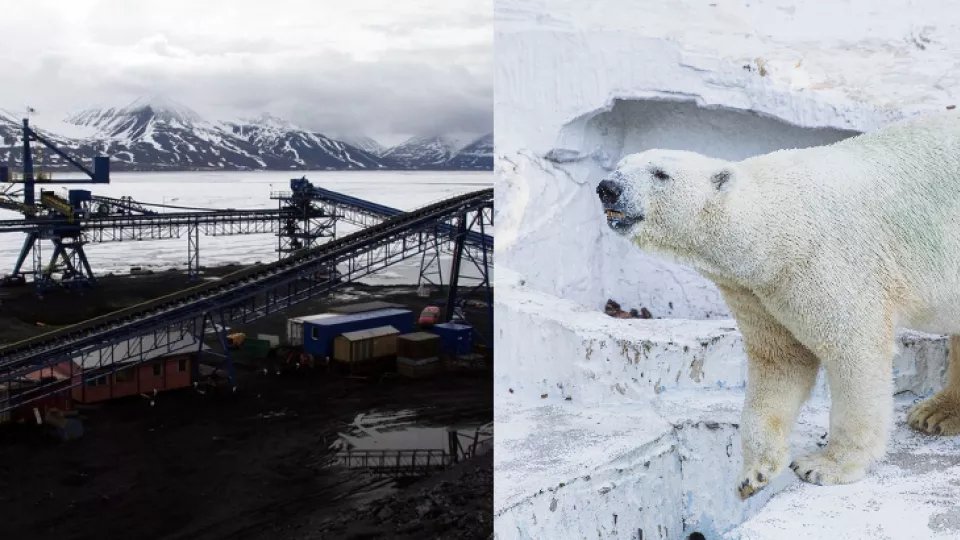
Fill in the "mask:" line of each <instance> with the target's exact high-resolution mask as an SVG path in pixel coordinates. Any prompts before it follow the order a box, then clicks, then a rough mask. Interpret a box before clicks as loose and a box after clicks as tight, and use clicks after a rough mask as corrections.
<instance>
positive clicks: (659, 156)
mask: <svg viewBox="0 0 960 540" xmlns="http://www.w3.org/2000/svg"><path fill="white" fill-rule="evenodd" d="M738 176H740V173H739V171H738V170H737V167H736V165H735V164H733V163H731V162H729V161H724V160H719V159H713V158H709V157H706V156H703V155H700V154H697V153H694V152H684V151H678V150H648V151H646V152H641V153H639V154H630V155H628V156H626V157H624V158H623V159H622V160H620V163H618V164H617V168H616V170H615V171H613V172H612V173H611V174H610V175H608V176H607V177H606V178H605V179H604V180H603V181H601V182H600V184H599V185H598V186H597V195H598V196H599V197H600V202H601V203H602V204H603V209H604V211H605V212H606V215H607V224H608V225H609V226H610V228H611V229H613V230H614V231H616V232H617V233H618V234H621V235H623V236H627V237H629V238H630V239H631V240H633V242H634V243H636V244H637V245H638V246H640V247H641V248H643V249H650V250H653V251H658V252H661V253H665V254H669V255H673V256H680V257H682V258H688V256H690V255H695V254H696V253H697V252H699V251H700V250H699V249H698V247H699V246H701V245H702V244H703V243H704V242H709V241H710V239H711V238H715V237H716V234H717V230H716V228H717V227H721V226H723V225H724V222H725V221H727V218H728V214H729V212H728V208H727V204H726V203H727V198H728V197H729V194H730V192H731V191H732V190H734V188H735V186H736V185H737V183H738V180H739V178H738Z"/></svg>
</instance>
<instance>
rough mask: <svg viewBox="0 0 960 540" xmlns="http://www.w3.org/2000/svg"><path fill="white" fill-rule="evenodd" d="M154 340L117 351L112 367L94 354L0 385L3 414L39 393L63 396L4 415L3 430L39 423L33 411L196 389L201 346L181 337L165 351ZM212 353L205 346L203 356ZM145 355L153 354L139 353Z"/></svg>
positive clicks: (122, 345)
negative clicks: (13, 425) (193, 386)
mask: <svg viewBox="0 0 960 540" xmlns="http://www.w3.org/2000/svg"><path fill="white" fill-rule="evenodd" d="M152 339H153V338H152V337H144V338H142V339H137V340H130V341H126V342H123V343H120V344H118V345H116V346H115V347H114V348H113V357H112V358H114V359H116V360H114V361H112V362H109V363H107V362H105V361H104V360H103V359H102V358H101V355H100V353H99V352H95V353H92V354H88V355H85V356H83V357H80V358H77V359H74V361H67V362H62V363H60V364H56V365H53V366H49V367H44V368H42V369H38V370H37V371H34V372H31V373H28V374H27V375H25V376H23V377H21V378H19V379H18V380H16V381H11V382H10V383H8V384H4V385H0V405H2V406H3V407H0V409H3V408H5V406H6V405H8V404H10V403H16V402H17V401H22V400H23V399H31V398H32V397H33V396H35V395H36V392H39V391H41V390H42V391H43V392H44V393H48V392H51V390H53V389H55V388H62V391H61V392H57V393H54V394H52V395H48V396H44V397H43V398H40V399H31V401H30V402H29V403H26V404H24V405H22V406H19V407H16V408H14V409H13V410H11V411H10V412H7V413H0V424H2V423H5V422H11V421H13V422H17V421H27V422H35V421H36V413H34V409H37V412H39V414H40V418H43V417H44V416H45V415H46V413H47V411H48V410H49V409H51V408H55V409H60V410H68V409H70V407H71V403H72V402H76V403H96V402H99V401H106V400H108V399H113V398H119V397H124V396H133V395H138V394H153V392H154V391H157V392H163V391H165V390H173V389H176V388H185V387H187V386H190V385H191V384H192V383H193V381H192V372H193V370H192V362H193V361H194V358H195V357H196V353H197V347H198V343H197V340H196V339H195V338H194V337H193V336H191V335H184V336H182V337H181V336H180V335H179V334H171V335H169V336H168V337H167V338H165V339H163V340H161V343H162V345H161V346H159V347H156V346H155V343H154V342H153V341H152ZM151 349H156V350H151ZM208 349H209V347H207V346H206V345H204V350H208ZM143 350H147V351H149V352H146V353H143V352H140V351H143ZM104 356H107V355H104ZM108 358H109V357H108ZM123 365H127V366H126V367H122V366H123ZM118 368H119V369H118ZM41 387H42V389H41ZM71 387H72V388H71ZM18 398H19V400H18Z"/></svg>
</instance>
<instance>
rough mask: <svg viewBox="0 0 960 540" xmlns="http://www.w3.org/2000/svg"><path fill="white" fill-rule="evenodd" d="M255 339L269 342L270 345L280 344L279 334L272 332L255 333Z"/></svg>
mask: <svg viewBox="0 0 960 540" xmlns="http://www.w3.org/2000/svg"><path fill="white" fill-rule="evenodd" d="M257 339H259V340H262V341H266V342H268V343H270V347H276V346H277V345H280V336H275V335H273V334H257Z"/></svg>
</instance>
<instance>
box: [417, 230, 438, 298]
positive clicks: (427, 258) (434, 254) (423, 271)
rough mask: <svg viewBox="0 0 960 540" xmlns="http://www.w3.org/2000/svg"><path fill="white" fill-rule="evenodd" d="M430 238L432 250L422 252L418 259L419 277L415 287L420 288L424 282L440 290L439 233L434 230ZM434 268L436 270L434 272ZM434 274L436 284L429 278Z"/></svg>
mask: <svg viewBox="0 0 960 540" xmlns="http://www.w3.org/2000/svg"><path fill="white" fill-rule="evenodd" d="M424 234H426V233H424ZM430 238H431V240H432V242H433V248H432V249H430V248H428V249H426V250H424V252H423V255H422V256H421V257H420V277H419V278H418V279H417V287H420V286H422V285H423V284H424V282H426V283H428V284H430V285H433V286H435V287H437V288H439V289H441V290H442V289H443V265H442V264H440V231H438V230H434V231H433V235H432V236H431V237H430ZM434 268H436V269H435V270H434ZM434 274H435V275H436V276H437V281H436V282H434V281H433V280H432V279H431V278H430V277H431V276H432V275H434Z"/></svg>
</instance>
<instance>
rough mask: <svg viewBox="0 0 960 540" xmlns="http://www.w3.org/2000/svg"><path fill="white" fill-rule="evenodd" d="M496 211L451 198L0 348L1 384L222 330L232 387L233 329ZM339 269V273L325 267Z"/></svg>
mask: <svg viewBox="0 0 960 540" xmlns="http://www.w3.org/2000/svg"><path fill="white" fill-rule="evenodd" d="M492 205H493V190H492V189H486V190H482V191H477V192H473V193H469V194H466V195H462V196H459V197H454V198H451V199H448V200H445V201H441V202H438V203H434V204H431V205H429V206H426V207H424V208H421V209H419V210H415V211H412V212H408V213H403V214H399V215H396V216H393V217H391V218H389V219H387V220H385V221H383V222H381V223H379V224H377V225H374V226H371V227H368V228H366V229H363V230H361V231H358V232H356V233H354V234H351V235H349V236H345V237H343V238H340V239H337V240H332V241H330V242H328V243H325V244H322V245H320V246H318V247H314V248H311V249H305V250H301V251H299V252H296V253H294V254H292V255H290V256H289V257H286V258H284V259H281V260H279V261H277V262H274V263H270V264H265V265H257V266H254V267H252V268H247V269H244V270H240V271H238V272H234V273H232V274H229V275H226V276H224V277H223V278H222V279H221V280H218V281H212V282H208V283H204V284H201V285H197V286H195V287H191V288H187V289H184V290H182V291H179V292H177V293H174V294H171V295H168V296H164V297H161V298H158V299H155V300H152V301H149V302H145V303H142V304H138V305H135V306H131V307H129V308H126V309H122V310H119V311H116V312H113V313H110V314H107V315H104V316H101V317H97V318H94V319H90V320H88V321H85V322H82V323H79V324H75V325H71V326H67V327H64V328H61V329H58V330H55V331H53V332H48V333H46V334H42V335H39V336H36V337H34V338H31V339H27V340H23V341H20V342H17V343H13V344H9V345H6V346H4V347H2V348H0V384H4V383H10V382H13V381H18V380H22V379H23V377H24V376H26V375H27V374H29V373H32V372H35V371H36V370H38V369H45V368H50V367H52V366H56V365H63V364H65V363H66V364H69V365H70V366H73V365H75V364H74V361H75V360H76V359H78V358H80V357H85V358H86V359H87V360H86V361H84V363H83V365H84V369H97V368H99V370H98V371H97V375H98V376H102V375H105V374H109V373H112V372H114V371H116V370H117V369H119V368H120V367H121V366H122V367H127V366H129V364H122V365H121V364H115V359H119V357H120V356H121V355H123V356H126V355H128V354H130V353H131V352H139V353H140V354H141V355H145V354H147V353H149V352H152V351H162V352H164V353H172V352H183V351H182V349H181V350H176V351H175V350H174V347H175V346H176V345H177V344H178V343H181V339H182V338H184V337H186V336H187V335H192V336H203V335H205V333H206V331H207V330H208V329H216V330H217V334H218V336H219V340H220V345H221V347H222V349H223V353H224V356H225V365H226V368H227V372H228V376H229V378H230V382H231V385H233V386H234V388H235V387H236V382H235V381H236V379H235V373H234V369H233V363H232V361H231V359H230V355H229V349H228V347H227V343H226V331H225V328H226V325H227V324H228V323H247V322H251V321H254V320H257V319H259V318H261V317H264V316H267V315H271V314H273V313H277V312H280V311H283V310H285V309H287V308H289V307H290V306H293V305H295V304H297V303H299V302H302V301H304V300H307V299H309V298H311V297H313V296H317V295H320V294H324V293H327V292H329V291H330V290H332V289H334V288H336V287H337V286H339V285H341V284H343V283H348V282H351V281H355V280H357V279H359V278H362V277H363V276H366V275H368V274H370V273H373V272H376V271H379V270H381V269H383V268H386V267H388V266H390V265H392V264H395V263H397V262H399V261H402V260H404V259H407V258H410V257H413V256H417V255H419V254H420V253H422V252H424V251H425V250H427V249H429V248H430V247H431V246H433V245H434V243H435V242H436V238H435V236H436V235H437V234H438V233H437V230H438V224H445V225H446V226H449V227H456V229H455V230H456V231H457V234H458V238H457V239H456V242H455V243H456V244H457V245H460V246H463V245H464V244H465V241H466V240H465V237H466V234H465V233H466V232H468V231H467V230H466V229H465V228H464V226H463V223H465V221H466V220H467V216H468V215H469V214H476V213H481V212H484V211H488V210H489V209H490V208H492ZM451 222H452V223H456V224H457V225H451ZM484 251H485V250H484ZM333 265H336V266H338V267H339V268H340V269H341V271H342V274H341V275H334V274H336V273H332V272H329V271H328V270H329V268H331V267H332V266H333ZM208 325H210V326H208ZM198 341H200V342H201V343H202V340H198ZM121 351H122V352H121ZM197 353H198V354H199V349H198V350H197ZM91 358H93V359H94V361H93V362H91V361H90V359H91ZM192 364H193V369H194V380H197V378H198V376H199V372H198V369H199V366H198V362H193V363H192ZM91 366H92V367H91ZM82 379H83V377H82V375H78V376H76V377H71V378H70V379H68V380H67V381H66V382H65V383H64V382H59V383H55V382H50V383H46V382H43V383H41V384H39V385H37V386H36V387H33V388H31V389H29V390H27V391H25V392H23V393H21V394H18V395H17V396H15V397H11V398H10V399H9V400H8V401H6V402H0V413H2V412H6V411H9V410H11V409H13V408H15V407H19V406H21V405H25V404H27V403H31V402H33V401H36V400H38V399H41V398H43V397H45V396H48V395H51V394H53V393H57V392H64V391H69V389H70V388H72V387H74V386H77V385H80V384H83V380H82Z"/></svg>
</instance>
